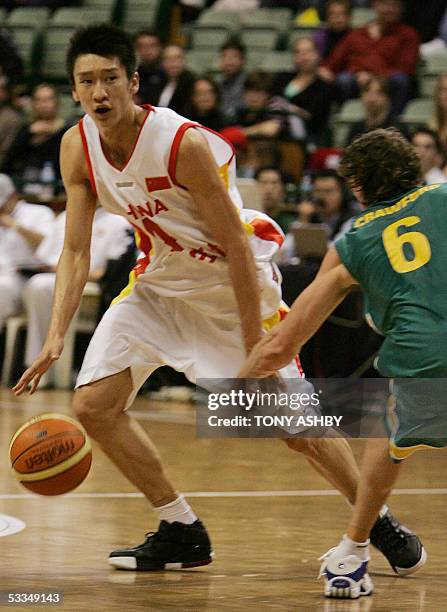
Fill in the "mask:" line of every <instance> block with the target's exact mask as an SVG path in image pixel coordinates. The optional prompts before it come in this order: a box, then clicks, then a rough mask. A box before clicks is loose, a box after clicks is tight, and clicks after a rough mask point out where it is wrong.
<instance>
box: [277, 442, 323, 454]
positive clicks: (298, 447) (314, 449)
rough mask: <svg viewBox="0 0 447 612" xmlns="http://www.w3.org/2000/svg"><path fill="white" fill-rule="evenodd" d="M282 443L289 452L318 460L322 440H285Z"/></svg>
mask: <svg viewBox="0 0 447 612" xmlns="http://www.w3.org/2000/svg"><path fill="white" fill-rule="evenodd" d="M284 442H285V443H286V444H287V446H288V447H289V448H290V449H291V450H294V451H296V452H298V453H303V455H305V456H306V457H308V458H309V459H318V458H319V456H320V454H321V443H322V440H321V439H319V438H286V439H285V440H284ZM323 442H324V441H323Z"/></svg>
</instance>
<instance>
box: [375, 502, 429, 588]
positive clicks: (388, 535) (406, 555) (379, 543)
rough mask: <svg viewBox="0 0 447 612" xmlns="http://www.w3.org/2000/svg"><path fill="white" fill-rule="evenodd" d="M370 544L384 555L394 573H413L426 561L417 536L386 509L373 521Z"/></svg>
mask: <svg viewBox="0 0 447 612" xmlns="http://www.w3.org/2000/svg"><path fill="white" fill-rule="evenodd" d="M369 537H370V540H371V544H372V545H373V546H375V547H376V548H377V549H378V550H380V552H381V553H382V554H383V555H384V556H385V557H386V559H387V560H388V563H389V564H390V565H391V567H392V568H393V570H394V571H395V572H396V574H399V575H400V576H406V575H407V574H413V573H414V572H416V571H417V570H418V569H419V568H420V567H422V566H423V565H424V564H425V562H426V561H427V553H426V552H425V548H424V547H423V546H422V542H421V541H420V539H419V538H418V536H417V535H416V534H415V533H413V532H412V531H410V530H409V529H408V528H407V527H404V525H402V524H401V523H400V522H399V521H398V520H397V519H396V518H395V517H394V516H393V515H392V514H391V512H390V511H389V510H387V512H386V514H384V515H383V516H382V517H379V518H378V519H377V521H376V522H375V523H374V526H373V528H372V529H371V533H370V536H369Z"/></svg>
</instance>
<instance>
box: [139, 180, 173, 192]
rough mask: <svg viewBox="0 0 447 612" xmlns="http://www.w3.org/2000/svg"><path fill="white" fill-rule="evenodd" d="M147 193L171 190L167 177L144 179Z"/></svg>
mask: <svg viewBox="0 0 447 612" xmlns="http://www.w3.org/2000/svg"><path fill="white" fill-rule="evenodd" d="M144 180H145V181H146V187H147V190H148V191H149V193H151V191H161V190H162V189H171V183H170V182H169V179H168V177H167V176H151V177H149V178H148V177H146V178H145V179H144Z"/></svg>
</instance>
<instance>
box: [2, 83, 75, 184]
mask: <svg viewBox="0 0 447 612" xmlns="http://www.w3.org/2000/svg"><path fill="white" fill-rule="evenodd" d="M66 129H67V126H66V124H65V121H64V119H63V118H62V116H61V115H60V114H59V99H58V95H57V91H56V89H55V88H54V87H53V86H52V85H48V84H46V83H42V84H41V85H38V86H37V87H36V88H35V89H34V91H33V94H32V98H31V118H30V121H29V123H27V124H26V125H24V126H23V127H21V128H20V129H19V131H18V132H17V134H16V137H15V139H14V140H13V142H12V144H11V146H10V147H9V149H8V151H7V152H6V154H5V158H4V160H3V163H2V166H1V168H2V172H5V173H6V174H9V175H11V176H15V177H17V178H19V179H21V180H23V181H24V182H28V181H31V182H32V181H38V180H39V178H40V176H41V173H42V169H43V168H44V166H45V164H47V165H48V164H51V165H52V169H53V172H54V175H55V176H56V177H57V178H60V170H59V147H60V143H61V140H62V136H63V134H64V132H65V130H66Z"/></svg>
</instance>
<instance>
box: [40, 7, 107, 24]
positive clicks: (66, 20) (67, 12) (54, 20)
mask: <svg viewBox="0 0 447 612" xmlns="http://www.w3.org/2000/svg"><path fill="white" fill-rule="evenodd" d="M97 20H98V18H97V15H96V13H95V11H94V10H88V9H85V8H84V7H72V6H70V7H64V8H60V9H58V10H57V11H56V12H55V13H54V14H53V16H52V17H51V20H50V22H49V24H48V25H49V26H51V27H58V28H61V27H62V28H77V27H79V26H82V25H89V24H90V23H92V22H95V21H97Z"/></svg>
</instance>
